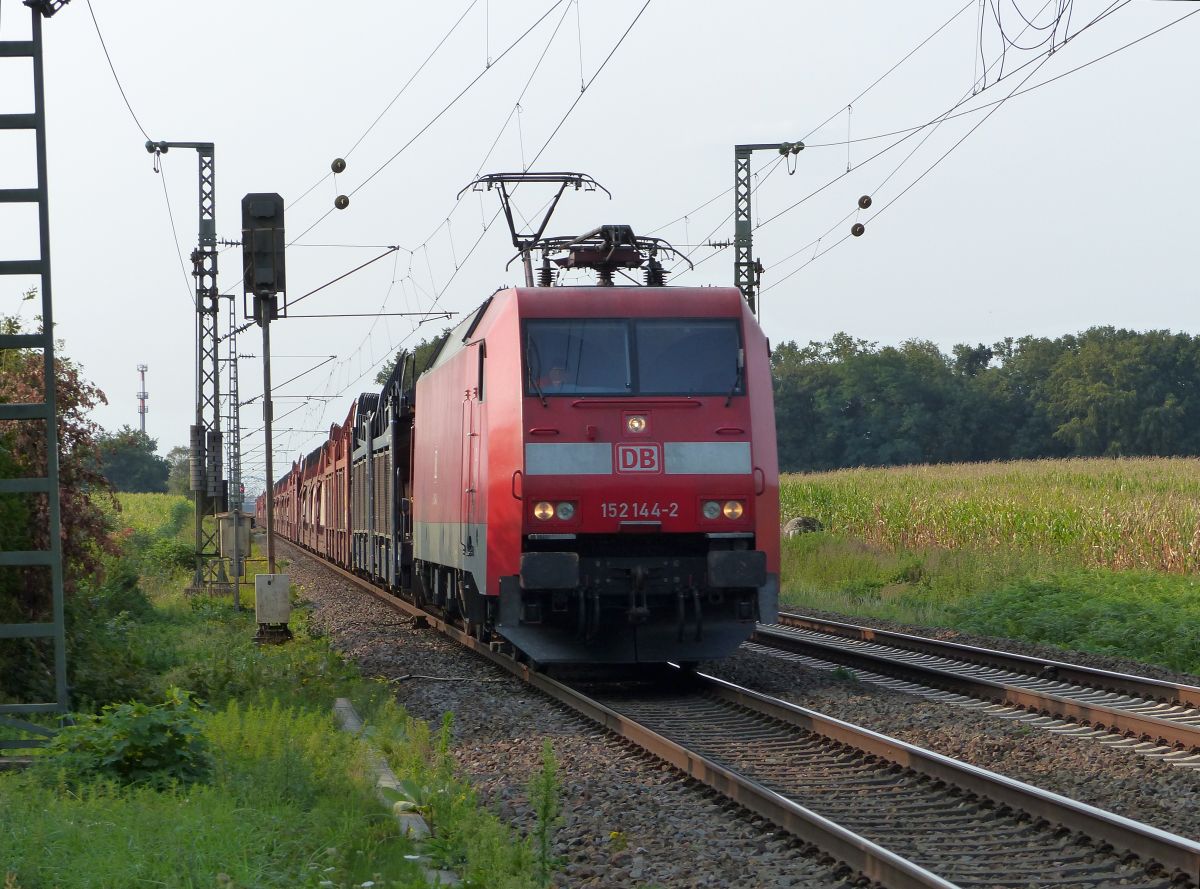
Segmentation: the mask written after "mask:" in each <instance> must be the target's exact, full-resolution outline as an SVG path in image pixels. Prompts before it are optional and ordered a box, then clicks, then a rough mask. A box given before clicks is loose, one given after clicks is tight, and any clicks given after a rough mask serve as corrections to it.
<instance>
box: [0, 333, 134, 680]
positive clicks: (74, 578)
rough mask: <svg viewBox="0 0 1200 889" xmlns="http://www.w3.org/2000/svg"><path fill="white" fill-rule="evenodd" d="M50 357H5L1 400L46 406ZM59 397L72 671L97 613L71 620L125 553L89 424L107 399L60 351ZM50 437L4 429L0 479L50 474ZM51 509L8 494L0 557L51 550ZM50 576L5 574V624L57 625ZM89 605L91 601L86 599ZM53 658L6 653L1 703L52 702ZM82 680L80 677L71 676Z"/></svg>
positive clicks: (23, 646) (1, 600) (0, 668)
mask: <svg viewBox="0 0 1200 889" xmlns="http://www.w3.org/2000/svg"><path fill="white" fill-rule="evenodd" d="M22 332H23V331H22V325H21V323H20V322H19V321H18V320H17V319H14V318H4V317H0V333H4V334H18V333H22ZM42 374H43V355H42V352H41V350H34V349H10V350H4V351H2V352H0V402H2V403H11V404H30V403H36V402H39V401H41V400H42V398H43V394H44V387H43V382H42ZM54 374H55V376H54V391H55V399H56V403H57V406H58V445H59V453H58V480H59V503H60V516H61V520H62V555H63V569H64V573H63V588H64V591H65V593H66V595H67V609H68V615H69V619H68V627H69V628H70V630H71V635H70V637H69V638H68V642H67V644H68V650H69V652H70V655H69V657H68V665H70V667H71V668H74V665H75V661H74V659H73V658H74V654H75V653H76V652H77V651H78V648H79V645H80V642H81V639H83V637H84V636H85V635H86V627H87V626H88V624H87V617H88V616H90V613H91V612H90V611H89V610H88V609H86V608H85V609H82V614H83V617H82V619H79V620H75V621H72V620H71V619H70V616H72V614H73V612H74V611H75V610H76V609H77V605H76V596H75V594H76V593H77V592H78V590H79V588H80V587H81V586H83V585H85V584H86V583H88V582H92V581H94V580H95V579H96V578H99V577H101V576H102V575H103V573H104V556H105V555H106V554H109V555H111V554H114V553H116V552H117V541H116V540H115V539H114V537H113V535H112V532H111V527H110V524H109V519H108V516H107V512H106V509H105V508H104V507H103V506H102V505H101V501H103V500H108V501H109V503H108V509H112V508H114V507H115V506H116V504H115V502H113V500H112V494H111V489H110V488H109V485H108V482H107V481H106V480H105V479H104V478H103V477H102V476H100V475H99V474H98V473H97V471H96V467H97V465H98V462H99V459H98V455H97V453H96V444H95V442H96V435H97V433H98V431H99V427H98V426H97V425H96V424H95V423H94V422H93V421H92V420H91V419H90V417H91V415H92V413H93V411H94V410H95V408H96V407H97V406H98V405H100V404H105V403H107V402H106V399H105V397H104V393H103V392H101V391H100V390H99V389H97V388H96V387H95V386H93V385H92V384H91V383H89V382H87V381H86V380H85V379H83V377H82V376H81V374H80V372H79V368H78V366H77V365H75V364H74V363H72V362H71V361H70V359H68V358H65V357H64V356H63V351H62V344H61V343H59V344H58V346H57V349H56V356H55V363H54ZM46 444H47V441H46V431H45V426H44V425H43V424H40V423H28V422H22V421H19V420H5V421H0V474H2V476H3V477H4V478H21V477H39V476H44V475H45V474H46V468H47V453H46ZM49 527H50V525H49V508H48V502H47V498H46V496H45V495H44V494H0V549H4V550H44V549H48V548H49V546H50V540H49ZM46 589H47V585H46V576H45V572H44V571H43V570H42V569H39V568H14V569H12V570H11V571H7V572H3V573H2V574H0V623H33V622H38V621H44V620H48V619H49V615H48V613H47V603H48V596H47V595H46ZM81 598H82V597H81ZM52 655H53V652H52V650H48V649H47V648H46V646H42V645H37V644H35V643H34V640H28V639H20V640H12V644H10V645H8V646H5V647H0V699H4V698H5V697H6V696H7V697H10V698H13V699H20V700H39V699H46V698H48V697H50V696H52V695H53V687H52V682H53V676H54V667H53V662H52ZM72 681H75V677H72Z"/></svg>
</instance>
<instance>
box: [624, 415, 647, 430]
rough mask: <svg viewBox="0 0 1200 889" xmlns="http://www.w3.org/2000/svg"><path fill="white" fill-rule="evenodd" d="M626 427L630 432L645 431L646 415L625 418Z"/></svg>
mask: <svg viewBox="0 0 1200 889" xmlns="http://www.w3.org/2000/svg"><path fill="white" fill-rule="evenodd" d="M625 428H626V429H628V430H629V431H630V432H645V431H646V418H645V417H627V418H626V419H625Z"/></svg>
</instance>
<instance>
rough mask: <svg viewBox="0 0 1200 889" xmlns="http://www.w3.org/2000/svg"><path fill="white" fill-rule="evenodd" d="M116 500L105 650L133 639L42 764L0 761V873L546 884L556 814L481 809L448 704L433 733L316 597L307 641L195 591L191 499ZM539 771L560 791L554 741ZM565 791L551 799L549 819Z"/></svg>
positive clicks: (302, 634) (293, 883)
mask: <svg viewBox="0 0 1200 889" xmlns="http://www.w3.org/2000/svg"><path fill="white" fill-rule="evenodd" d="M120 502H121V506H122V510H121V512H120V513H114V514H113V521H114V522H115V523H116V525H117V526H118V530H117V533H116V535H115V536H116V538H117V539H118V540H119V541H120V542H121V546H120V549H119V552H117V553H115V554H110V555H107V556H105V557H104V562H105V564H104V572H103V574H104V578H105V579H104V580H103V581H102V582H98V583H96V584H95V586H96V589H95V590H94V591H93V592H94V594H95V595H93V598H96V597H106V598H105V601H104V603H103V605H102V609H103V613H104V614H105V615H106V617H105V619H104V621H103V623H104V624H106V625H107V627H108V629H107V630H105V632H107V633H109V634H110V635H111V637H112V638H111V639H109V640H108V641H106V642H105V643H104V645H105V646H106V647H105V650H106V651H109V652H110V653H112V652H114V651H116V649H117V648H118V647H119V648H121V649H123V653H122V655H121V656H120V657H114V658H113V662H112V664H111V667H112V671H113V672H114V673H115V674H116V675H117V678H115V679H104V678H100V677H97V678H94V679H93V681H92V682H91V685H90V686H89V688H90V691H89V694H88V696H86V697H81V698H80V700H83V701H85V702H86V703H85V712H81V713H79V714H78V715H77V717H76V719H75V724H74V725H73V726H71V727H69V728H67V729H66V730H64V731H63V732H61V733H60V734H59V735H58V737H57V738H56V739H55V740H54V742H53V743H52V744H51V745H50V746H49V747H48V748H47V749H45V750H44V751H42V753H41V755H39V756H38V757H36V762H35V764H34V766H33V767H32V768H30V769H28V770H26V771H23V772H0V812H2V813H3V817H2V818H0V877H2V880H0V885H3V886H4V887H5V889H50V887H55V889H74V887H80V889H82V887H88V889H102V887H103V889H107V887H112V889H117V887H122V889H124V887H128V886H134V885H161V886H172V887H192V886H195V887H226V889H237V887H352V886H353V887H361V886H372V885H373V886H376V887H381V889H382V887H423V886H425V885H427V883H426V881H425V876H424V873H423V868H424V867H435V868H436V867H442V868H445V867H449V868H452V869H454V870H455V871H456V872H457V873H458V874H459V875H460V876H461V877H462V879H463V882H464V885H466V886H468V887H481V886H488V887H508V889H534V887H538V889H540V887H544V886H545V885H547V882H548V879H549V876H550V874H551V872H552V870H553V868H552V865H553V864H554V862H552V861H548V859H547V857H546V852H545V851H544V850H545V848H546V842H545V839H544V836H545V835H546V833H547V832H548V831H552V830H553V829H554V825H553V824H552V823H547V825H545V826H544V829H542V828H541V827H539V828H538V829H537V830H535V831H534V832H533V836H531V837H530V838H524V837H521V836H520V835H518V834H516V833H514V832H513V831H512V830H511V829H510V828H509V827H508V826H507V825H505V824H504V823H502V822H501V821H499V820H498V819H497V818H496V817H495V816H493V815H492V814H491V813H489V812H488V811H487V810H486V809H484V808H482V807H481V806H480V805H479V804H478V801H477V800H476V798H475V795H474V793H473V791H472V790H471V787H470V785H469V784H467V783H466V782H464V781H463V780H461V779H460V778H458V777H457V775H456V772H455V764H454V760H453V754H452V750H451V744H450V729H451V721H450V718H449V717H447V719H446V720H445V721H444V722H443V724H442V726H441V728H440V730H438V731H431V729H430V727H429V726H428V725H427V724H426V723H424V722H422V721H421V720H418V719H414V718H412V717H411V716H409V715H408V714H407V713H405V712H404V711H403V709H402V708H400V707H399V706H397V705H396V704H395V703H394V702H393V700H392V696H391V694H390V692H389V689H388V686H387V684H386V683H384V682H379V681H373V680H369V679H366V678H364V677H361V676H360V675H358V674H357V672H356V671H355V669H354V668H353V667H352V666H351V665H349V664H347V663H346V662H344V661H342V660H341V659H340V658H339V657H338V656H337V654H336V653H335V652H334V651H332V650H331V648H330V647H329V645H328V642H327V641H326V640H325V639H323V638H321V637H320V634H319V633H318V632H317V631H316V630H315V629H314V628H313V627H312V626H311V624H310V621H309V610H308V609H307V608H306V607H305V606H304V604H303V603H297V605H296V610H295V611H294V612H293V622H292V628H293V630H294V631H295V634H296V638H295V640H294V642H292V643H290V644H287V645H281V646H262V647H257V646H255V645H254V644H253V643H252V642H251V637H252V636H253V634H254V629H255V626H254V622H253V621H254V619H253V611H252V609H251V610H249V611H245V610H244V611H241V612H238V611H235V610H234V608H233V605H232V600H231V598H228V597H226V598H221V597H215V598H208V597H204V598H199V597H187V596H185V595H184V594H183V593H182V592H181V590H182V589H183V587H184V586H185V584H186V582H187V576H188V573H189V571H190V552H189V551H190V547H189V545H188V543H187V535H188V532H189V526H190V522H189V517H190V515H191V506H190V504H189V503H188V501H187V500H186V499H185V498H183V497H177V496H171V495H165V494H135V495H120ZM112 585H115V586H116V588H117V591H112V590H108V587H109V586H112ZM243 598H246V597H245V596H244V597H243ZM109 599H119V605H120V606H121V607H119V608H118V607H116V605H114V604H113V602H111V601H108V600H109ZM113 640H116V641H113ZM110 646H111V647H110ZM338 697H346V698H349V699H350V700H351V701H353V702H354V704H355V707H356V708H357V709H358V711H359V713H360V714H362V715H363V717H364V719H365V720H366V721H367V722H368V723H369V724H370V725H371V726H372V736H371V744H372V745H373V747H374V748H375V749H376V750H379V751H382V753H383V754H384V756H385V758H386V759H387V760H388V762H389V764H390V765H391V766H392V768H393V770H394V771H395V772H396V774H397V775H398V776H399V777H400V778H401V780H402V782H403V785H404V786H405V787H407V788H410V789H413V792H414V794H415V797H416V798H415V799H414V800H412V801H411V805H410V807H411V808H416V809H419V810H421V811H422V814H424V815H425V816H426V818H427V820H428V821H429V822H430V823H431V824H432V825H433V835H432V837H431V838H429V839H428V840H425V841H415V840H410V839H408V838H407V837H404V836H401V834H400V830H399V827H398V826H397V824H396V821H395V820H394V818H393V817H392V816H391V814H390V813H389V812H388V810H387V808H386V807H385V806H384V805H383V804H382V803H381V802H380V800H379V799H378V797H377V796H376V791H375V787H374V778H373V773H372V770H371V768H370V756H371V751H370V750H369V749H368V747H367V742H366V740H365V739H364V738H362V737H359V736H357V735H352V734H348V733H346V732H344V731H341V730H340V729H339V728H338V727H337V724H336V721H335V719H334V716H333V713H332V703H333V701H334V700H335V699H336V698H338ZM532 777H533V781H534V782H537V781H540V782H541V784H540V785H538V786H542V787H547V788H550V791H548V792H551V793H552V792H553V789H554V788H555V787H556V785H555V783H554V782H555V780H556V779H555V778H554V762H553V754H552V752H549V753H548V758H547V761H546V762H545V763H544V766H543V770H542V773H541V775H540V777H539V776H532ZM555 805H556V804H555V802H554V801H552V800H549V799H547V800H544V801H543V803H542V806H541V809H540V811H545V812H546V813H547V816H548V817H549V818H550V819H553V818H554V815H555V813H556V811H557V809H556V807H555ZM535 838H536V839H535Z"/></svg>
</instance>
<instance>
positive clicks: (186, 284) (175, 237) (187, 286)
mask: <svg viewBox="0 0 1200 889" xmlns="http://www.w3.org/2000/svg"><path fill="white" fill-rule="evenodd" d="M157 172H158V176H159V181H160V182H162V193H163V200H165V201H166V202H167V219H168V221H169V222H170V223H171V240H172V241H174V243H175V256H176V257H177V258H178V259H179V273H180V274H181V275H183V290H184V294H185V296H186V298H187V301H188V305H190V306H191V307H192V309H195V308H196V294H195V292H194V291H193V290H192V285H191V282H190V281H189V280H188V273H187V266H185V265H184V262H183V249H182V248H181V247H180V246H179V232H178V231H177V230H176V228H175V213H174V211H172V209H171V194H170V192H169V191H168V190H167V174H166V173H164V172H163V171H162V166H161V165H159V166H158V167H157Z"/></svg>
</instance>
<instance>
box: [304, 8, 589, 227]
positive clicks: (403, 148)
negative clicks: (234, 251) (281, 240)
mask: <svg viewBox="0 0 1200 889" xmlns="http://www.w3.org/2000/svg"><path fill="white" fill-rule="evenodd" d="M564 2H566V0H555V2H554V3H553V4H551V6H550V8H549V9H547V10H546V11H545V12H543V13H542V14H541V15H540V16H538V18H537V19H536V20H535V21H534V22H533V24H531V25H530V26H529V27H528V28H526V29H525V30H524V31H523V32H521V34H520V36H518V37H517V38H516V40H514V41H513V42H512V43H510V44H509V45H508V46H507V47H505V49H504V51H503V52H502V53H500V55H499V56H497V57H496V58H495V60H492V61H490V63H489V64H488V65H486V66H485V67H484V69H483V70H482V71H480V72H479V73H478V74H476V75H475V77H474V78H472V79H471V81H470V82H469V83H468V84H467V85H466V86H465V87H463V88H462V89H461V90H460V91H459V92H458V94H457V95H456V96H455V97H454V98H453V99H451V100H450V101H449V102H448V103H447V104H446V105H445V106H444V107H443V108H442V110H441V111H439V112H438V113H437V114H435V115H434V116H433V117H432V118H430V120H429V121H428V122H427V123H426V124H425V125H424V126H423V127H421V129H419V130H418V131H417V132H416V133H415V134H414V135H413V136H411V137H410V138H409V139H408V141H406V142H405V143H404V144H403V145H401V146H400V148H398V149H397V150H396V152H395V153H394V154H393V155H392V156H391V157H389V158H388V159H387V160H385V161H384V162H383V163H382V164H380V165H379V166H378V167H377V168H376V169H375V171H374V172H373V173H371V174H370V175H369V176H367V178H365V179H364V180H363V181H362V182H360V183H359V184H358V185H357V186H355V187H354V189H353V190H352V191H351V192H350V194H349V195H348V197H353V196H354V195H356V194H358V193H359V192H360V191H361V190H362V189H363V188H365V187H366V186H367V184H368V183H369V182H371V181H372V180H373V179H374V178H375V177H376V176H378V175H379V174H380V173H382V172H383V171H384V170H385V169H387V167H388V166H389V165H390V164H391V163H392V162H393V161H395V160H396V158H398V157H399V156H400V155H401V154H403V153H404V152H405V151H406V150H407V149H408V147H409V146H410V145H412V144H413V143H414V142H416V141H417V139H419V138H421V136H423V135H424V134H425V133H426V132H427V131H428V130H429V128H430V127H432V126H433V125H434V124H435V123H437V122H438V121H439V120H440V119H441V118H442V116H443V115H444V114H445V113H446V112H447V111H449V110H450V109H451V108H453V107H454V106H455V105H456V104H457V103H458V101H459V100H460V99H462V97H463V96H465V95H466V94H467V93H468V92H469V91H470V90H471V88H472V87H474V86H475V84H477V83H478V82H479V81H480V80H482V79H483V78H484V77H485V76H486V75H487V73H488V72H489V71H491V70H492V68H494V67H495V66H496V65H497V64H499V63H500V61H501V59H503V58H504V57H505V56H507V55H508V54H509V53H510V52H512V50H514V49H515V48H516V47H517V46H518V45H520V44H521V43H522V42H523V41H524V40H525V38H526V37H528V36H529V35H530V34H531V33H533V31H534V30H535V29H536V28H537V27H538V25H540V24H541V23H542V22H543V21H545V20H546V18H547V17H548V16H549V15H550V13H552V12H553V11H554V10H555V9H557V8H558V7H559V6H561V5H562V4H563V3H564ZM334 209H335V208H333V207H331V208H330V209H328V210H326V211H325V212H324V213H323V214H321V216H319V217H318V218H317V220H316V221H315V222H313V223H312V225H310V226H309V227H308V228H306V229H305V230H304V231H302V232H301V233H300V235H299V237H297V238H295V239H294V240H293V242H292V243H294V242H295V241H298V240H300V238H303V237H304V236H305V235H306V234H308V233H309V232H310V231H312V230H313V229H314V228H316V227H317V226H318V225H320V224H321V223H322V222H323V221H324V220H326V219H327V218H329V215H330V214H331V213H333V212H334ZM288 246H289V247H290V246H291V243H289V244H288Z"/></svg>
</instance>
